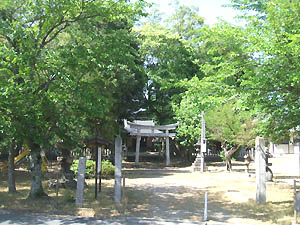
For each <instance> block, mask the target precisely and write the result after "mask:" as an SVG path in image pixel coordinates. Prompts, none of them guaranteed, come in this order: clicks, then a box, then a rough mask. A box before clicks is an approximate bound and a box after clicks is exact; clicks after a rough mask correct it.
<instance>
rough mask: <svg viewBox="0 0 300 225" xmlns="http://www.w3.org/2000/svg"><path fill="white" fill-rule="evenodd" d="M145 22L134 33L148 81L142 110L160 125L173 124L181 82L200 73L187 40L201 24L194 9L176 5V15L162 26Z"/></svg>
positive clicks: (201, 19) (200, 18)
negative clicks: (174, 108) (139, 46)
mask: <svg viewBox="0 0 300 225" xmlns="http://www.w3.org/2000/svg"><path fill="white" fill-rule="evenodd" d="M155 21H156V20H151V21H150V23H145V24H144V25H143V27H141V28H140V29H138V30H137V32H138V33H139V34H140V38H141V55H142V57H143V59H144V65H145V71H146V74H147V77H148V82H147V84H146V87H145V106H144V109H145V111H144V112H143V114H141V115H146V117H148V118H149V117H152V118H154V119H156V120H157V121H158V123H160V124H166V123H170V122H174V121H173V117H174V113H173V110H172V104H173V103H174V102H176V103H178V102H179V101H180V98H181V97H180V95H181V93H182V92H183V91H184V89H182V88H181V87H180V86H179V85H178V84H179V82H180V81H181V80H183V79H186V78H191V77H193V76H198V77H201V76H202V75H203V74H202V72H201V71H200V70H199V67H198V66H197V64H196V63H195V62H194V60H195V58H194V49H193V46H192V45H190V44H189V42H188V41H187V40H188V39H190V38H191V37H192V36H193V35H194V33H195V32H196V31H197V30H198V29H199V28H200V27H201V26H202V25H203V18H202V17H200V16H198V15H197V9H195V8H191V7H187V6H180V5H179V4H177V5H176V12H175V13H174V15H172V16H171V17H170V18H169V19H167V20H165V21H164V24H165V25H161V24H157V23H155Z"/></svg>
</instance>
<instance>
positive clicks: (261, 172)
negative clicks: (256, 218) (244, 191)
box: [255, 137, 266, 204]
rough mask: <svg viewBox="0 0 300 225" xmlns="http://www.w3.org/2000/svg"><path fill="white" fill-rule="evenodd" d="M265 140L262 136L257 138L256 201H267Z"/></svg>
mask: <svg viewBox="0 0 300 225" xmlns="http://www.w3.org/2000/svg"><path fill="white" fill-rule="evenodd" d="M264 149H265V140H264V139H263V138H261V137H256V139H255V150H256V152H255V173H256V203H257V204H265V203H266V154H265V151H264Z"/></svg>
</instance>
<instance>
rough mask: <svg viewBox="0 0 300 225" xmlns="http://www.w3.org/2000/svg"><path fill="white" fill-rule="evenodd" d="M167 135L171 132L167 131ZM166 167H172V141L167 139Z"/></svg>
mask: <svg viewBox="0 0 300 225" xmlns="http://www.w3.org/2000/svg"><path fill="white" fill-rule="evenodd" d="M166 134H169V130H166ZM166 166H170V139H169V137H166Z"/></svg>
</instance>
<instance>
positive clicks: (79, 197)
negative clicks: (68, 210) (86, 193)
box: [76, 157, 86, 207]
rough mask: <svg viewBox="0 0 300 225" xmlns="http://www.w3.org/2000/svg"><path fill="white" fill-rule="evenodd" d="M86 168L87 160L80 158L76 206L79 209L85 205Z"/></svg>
mask: <svg viewBox="0 0 300 225" xmlns="http://www.w3.org/2000/svg"><path fill="white" fill-rule="evenodd" d="M85 166H86V158H85V157H80V158H79V162H78V178H77V188H76V205H77V206H79V207H81V206H82V204H83V190H84V174H85Z"/></svg>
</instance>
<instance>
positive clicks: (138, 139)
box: [135, 130, 141, 166]
mask: <svg viewBox="0 0 300 225" xmlns="http://www.w3.org/2000/svg"><path fill="white" fill-rule="evenodd" d="M140 145H141V136H140V130H138V135H137V136H136V145H135V165H136V166H139V160H140Z"/></svg>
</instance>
